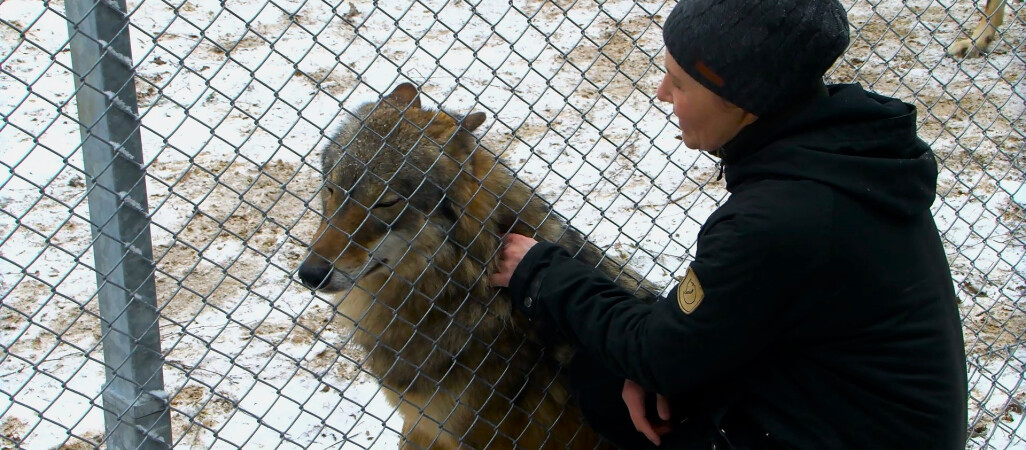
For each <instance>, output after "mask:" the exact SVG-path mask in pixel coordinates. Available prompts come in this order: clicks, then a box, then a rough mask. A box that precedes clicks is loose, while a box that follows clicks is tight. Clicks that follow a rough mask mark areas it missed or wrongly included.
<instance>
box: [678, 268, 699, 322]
mask: <svg viewBox="0 0 1026 450" xmlns="http://www.w3.org/2000/svg"><path fill="white" fill-rule="evenodd" d="M704 298H705V291H703V290H702V283H699V282H698V275H695V271H694V270H692V269H691V267H688V271H687V273H685V274H684V277H683V278H681V280H680V286H677V305H679V306H680V310H681V311H684V314H691V313H693V312H695V309H696V308H698V305H700V304H701V303H702V299H704Z"/></svg>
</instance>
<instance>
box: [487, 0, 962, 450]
mask: <svg viewBox="0 0 1026 450" xmlns="http://www.w3.org/2000/svg"><path fill="white" fill-rule="evenodd" d="M663 33H664V34H663V38H664V42H665V45H666V52H665V69H666V75H665V77H664V79H663V80H662V83H661V84H660V86H659V88H658V92H657V97H658V99H659V100H661V101H664V102H668V103H671V104H672V106H673V114H674V115H675V116H676V118H677V120H678V122H679V125H680V130H681V132H682V139H683V142H684V143H685V144H686V145H687V146H688V147H690V148H693V149H701V150H705V151H711V152H715V154H717V155H719V156H720V157H721V158H722V161H721V162H722V166H721V168H722V170H723V175H724V176H725V179H726V187H727V190H728V191H729V192H730V196H729V198H728V199H727V200H726V201H725V202H724V203H723V204H722V205H721V206H720V207H719V208H718V209H717V210H716V211H715V212H714V213H713V214H712V215H710V216H709V218H708V219H707V220H706V221H705V223H704V224H703V226H702V228H701V230H700V233H699V235H698V240H697V250H696V255H695V258H694V260H693V261H691V262H690V266H689V267H688V268H687V270H686V272H685V273H684V275H683V277H682V278H681V280H682V281H681V282H680V283H679V284H677V285H676V286H674V287H673V288H672V289H671V290H670V291H669V294H668V295H667V296H666V297H665V298H662V299H660V300H658V301H655V302H654V303H646V302H644V301H641V300H639V299H638V298H636V297H635V296H634V295H633V293H631V292H627V291H625V290H623V289H622V288H620V287H618V285H616V284H615V283H613V282H612V281H610V280H609V279H608V278H606V277H604V276H603V275H602V274H601V273H599V272H598V271H597V270H595V269H594V268H592V267H589V266H587V265H584V264H583V263H580V262H578V261H577V260H575V259H573V256H572V255H570V254H569V253H568V252H567V251H565V250H563V249H561V248H560V247H557V246H555V245H553V244H551V243H544V242H541V243H539V242H536V241H535V240H533V239H531V238H529V237H526V236H520V235H515V234H509V235H507V236H505V237H504V240H503V244H502V246H501V248H500V250H499V252H498V253H497V256H496V260H497V261H496V266H497V267H498V268H497V269H496V271H495V272H494V273H493V274H490V275H489V281H490V283H491V284H492V285H493V286H499V287H508V288H509V291H510V295H511V298H512V299H513V302H514V304H515V305H516V308H517V309H518V310H519V311H520V313H523V314H527V315H528V317H530V318H531V319H532V320H538V321H545V322H546V323H547V324H551V327H553V328H554V329H556V330H558V331H559V332H560V333H562V334H563V335H565V336H567V337H568V338H570V339H572V340H573V341H574V342H575V344H576V345H577V346H578V350H577V353H576V355H575V357H574V359H573V361H572V362H571V363H570V367H569V369H568V371H569V377H570V380H571V385H572V391H573V395H574V397H575V398H576V399H577V401H578V403H579V404H580V405H581V408H582V410H583V412H584V414H585V417H586V419H587V420H588V421H589V422H590V423H591V425H592V426H594V427H595V428H596V429H598V430H599V432H600V433H602V434H604V435H605V436H606V437H607V438H608V439H610V440H611V441H613V442H614V443H616V444H618V445H619V446H621V447H623V448H628V449H636V448H654V447H656V446H658V447H659V448H739V449H740V448H810V449H834V448H838V449H839V448H854V449H869V448H872V449H886V448H895V449H899V448H900V449H912V448H924V449H964V448H965V445H966V439H967V437H966V420H967V382H966V360H965V349H964V344H963V338H962V327H961V322H960V320H959V312H958V309H957V299H956V297H955V294H954V287H953V284H952V278H951V274H950V269H949V266H948V263H947V259H946V257H945V252H944V248H943V246H942V244H941V240H940V236H939V233H938V230H937V227H936V224H935V222H934V220H933V217H932V215H931V213H930V205H931V204H932V203H933V202H934V199H935V192H936V178H937V163H936V161H935V158H934V155H933V153H932V151H931V149H930V148H929V147H928V146H927V144H926V143H924V142H923V141H922V140H921V139H919V138H918V136H917V135H916V110H915V108H914V107H913V106H911V105H909V104H907V103H904V102H902V101H899V100H896V99H893V98H888V97H885V96H882V95H878V94H875V93H872V92H867V91H866V90H864V89H863V88H862V87H861V86H859V85H857V84H847V85H830V86H827V85H826V84H824V81H823V78H824V76H825V73H826V71H827V70H828V69H829V68H830V67H831V66H832V64H833V63H834V62H835V61H836V60H837V58H838V57H839V56H840V55H841V54H842V53H843V52H844V50H845V49H846V48H847V45H848V42H849V35H848V22H847V18H846V12H845V10H844V8H843V7H842V6H841V4H840V3H839V2H838V1H837V0H775V1H758V0H680V1H679V2H678V3H677V5H676V6H675V7H674V8H673V10H672V12H671V13H670V14H669V16H667V19H666V22H665V26H664V29H663Z"/></svg>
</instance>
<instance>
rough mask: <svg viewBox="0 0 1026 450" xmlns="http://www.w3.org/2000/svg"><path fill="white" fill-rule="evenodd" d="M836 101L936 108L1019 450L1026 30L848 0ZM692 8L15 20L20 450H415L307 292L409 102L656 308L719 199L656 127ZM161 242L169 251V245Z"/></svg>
mask: <svg viewBox="0 0 1026 450" xmlns="http://www.w3.org/2000/svg"><path fill="white" fill-rule="evenodd" d="M843 1H844V3H845V6H846V7H847V8H848V11H849V18H850V20H851V24H852V27H853V30H852V44H851V47H850V48H849V50H848V52H847V53H846V54H845V55H844V57H843V58H842V60H840V61H839V62H838V63H837V65H836V66H835V67H834V68H833V69H832V70H831V72H830V73H829V74H828V77H829V80H830V81H832V82H852V81H856V82H860V83H862V84H863V85H865V86H867V87H869V88H871V89H873V90H875V91H878V92H881V93H883V94H886V95H892V96H897V97H900V98H902V99H904V100H906V101H908V102H911V103H914V104H915V105H916V107H917V108H918V111H919V125H920V126H919V131H920V135H921V137H922V138H923V139H925V140H926V141H927V142H928V143H930V144H931V145H932V147H933V148H934V150H935V151H936V153H937V155H938V157H939V159H940V162H941V165H942V170H941V176H940V181H939V189H938V198H937V201H936V202H935V203H934V206H933V211H934V214H935V217H936V219H937V222H938V225H939V227H940V229H941V232H942V234H943V240H944V243H945V247H946V249H947V254H948V258H949V261H950V263H951V267H952V271H953V275H954V279H955V282H956V284H957V292H958V295H959V298H960V300H961V311H962V315H963V323H964V330H965V339H966V350H967V352H968V354H969V361H970V366H969V371H970V390H971V391H970V404H969V409H970V416H969V418H968V423H967V426H968V427H969V432H970V436H971V440H970V443H969V447H970V448H997V449H1004V448H1026V428H1024V427H1023V426H1022V421H1023V406H1022V405H1023V402H1024V400H1026V386H1024V380H1023V373H1024V364H1026V348H1024V346H1023V343H1024V339H1026V338H1024V336H1023V334H1024V332H1026V314H1024V312H1026V311H1024V308H1026V303H1023V301H1022V300H1021V299H1022V298H1023V294H1024V290H1026V279H1024V277H1026V261H1024V259H1023V254H1024V239H1026V233H1024V228H1023V219H1024V209H1023V208H1024V207H1026V206H1024V205H1026V187H1024V186H1023V185H1024V155H1023V145H1024V144H1023V130H1024V129H1026V124H1024V116H1023V113H1024V105H1026V102H1024V97H1026V92H1024V88H1023V87H1022V83H1021V80H1022V78H1023V73H1024V69H1026V67H1024V60H1023V55H1024V50H1023V48H1022V39H1023V37H1024V36H1026V32H1024V26H1023V15H1024V14H1026V10H1024V9H1023V8H1022V3H1021V1H1016V0H1010V1H1008V2H1007V4H1005V5H1003V11H1004V24H1003V25H1001V26H1000V27H999V28H998V34H997V37H996V39H995V40H994V42H993V43H992V44H991V45H990V47H989V49H988V51H987V52H985V54H983V55H982V56H980V57H972V58H967V59H964V60H963V59H956V58H952V57H950V56H948V55H947V54H946V48H947V47H948V45H950V44H951V43H952V42H954V41H956V40H957V39H960V38H963V37H964V36H965V35H966V34H967V33H971V30H972V28H973V27H975V25H976V23H977V21H979V20H980V17H981V16H982V15H983V11H982V9H983V8H984V4H985V3H986V1H983V0H981V1H979V2H976V1H972V0H910V1H899V0H843ZM672 7H673V2H663V1H656V0H653V1H617V0H610V1H606V2H600V3H595V2H589V1H583V0H577V1H571V0H556V1H536V0H524V1H515V2H509V3H505V2H485V1H483V0H476V1H475V0H454V1H451V2H436V1H409V2H398V1H397V2H387V4H386V2H371V1H365V0H345V1H342V0H237V1H222V2H198V1H195V0H137V1H130V2H128V3H127V4H126V3H124V2H123V1H120V0H103V1H95V2H94V1H82V0H64V1H39V0H5V1H3V2H2V3H0V33H2V37H3V38H2V40H0V64H2V67H0V115H2V117H3V123H2V125H0V164H2V166H3V167H2V170H0V208H2V210H0V211H2V214H0V293H2V295H3V299H2V301H0V394H2V395H0V447H4V448H9V447H12V448H69V449H71V448H89V447H97V446H99V447H107V448H136V447H137V446H142V447H147V448H151V446H153V447H155V448H159V447H162V446H168V445H172V446H175V447H182V448H210V447H263V446H267V447H275V448H279V447H283V448H292V447H302V448H347V449H349V448H393V447H395V446H396V445H397V444H398V443H399V442H400V435H401V434H402V433H403V431H402V430H403V429H404V428H403V420H402V418H401V417H400V416H399V414H398V413H397V411H396V409H395V408H394V407H392V406H390V404H389V402H388V401H387V399H386V397H387V396H388V395H390V394H389V392H388V390H387V389H383V388H382V387H381V385H380V384H379V382H378V380H377V379H376V378H375V377H374V376H372V375H371V374H370V373H369V372H368V371H367V370H366V368H365V367H364V364H365V362H366V360H367V353H366V352H365V351H364V350H363V349H360V348H358V347H357V346H355V345H353V344H352V343H351V341H350V339H351V335H352V329H351V328H350V327H348V326H346V325H344V324H341V323H339V322H338V321H336V320H333V319H334V318H335V313H334V311H335V306H334V303H333V301H334V300H333V299H332V298H331V297H332V296H331V295H327V294H317V293H311V291H310V290H309V289H307V288H305V287H303V286H302V285H300V284H299V283H298V282H297V281H295V280H294V274H295V271H296V269H297V267H298V266H299V265H300V263H301V262H302V261H303V258H304V257H305V254H306V252H307V249H308V246H309V245H310V243H311V239H312V238H313V237H314V236H315V233H316V228H317V224H318V222H319V221H320V219H321V217H320V215H319V213H318V211H320V207H319V203H320V200H319V199H318V194H317V192H318V191H319V190H320V189H321V187H322V184H321V183H322V181H321V174H320V170H321V166H320V151H319V150H320V149H321V148H323V147H324V146H325V145H326V144H327V140H328V138H329V137H330V136H331V133H332V131H333V129H334V128H333V127H334V126H336V125H337V124H338V123H339V122H341V121H343V120H345V119H346V117H349V116H350V115H351V114H352V111H355V109H356V108H357V106H358V105H360V104H361V103H362V102H365V101H368V100H376V99H378V98H379V97H380V96H381V95H383V94H385V93H387V92H389V91H390V90H391V89H392V88H394V87H395V86H396V85H398V84H399V83H400V82H403V81H412V82H413V83H414V84H416V85H417V86H419V87H420V90H421V98H422V101H423V102H424V104H425V106H441V107H444V108H446V109H447V110H450V111H455V112H459V113H461V114H462V113H467V112H470V111H483V112H485V113H486V114H487V117H488V118H487V120H486V122H485V123H484V125H483V126H482V127H481V128H480V129H479V130H478V133H477V134H478V135H480V136H482V137H481V142H482V145H484V146H485V147H486V148H487V149H488V150H490V151H492V152H494V153H496V154H498V155H500V156H501V157H502V159H503V161H504V162H505V164H506V165H508V166H509V167H511V168H513V169H515V170H516V172H517V175H518V177H520V178H521V179H523V180H525V181H526V182H527V183H528V184H529V185H531V186H535V187H536V189H537V191H538V192H539V194H540V195H541V196H542V197H543V198H545V199H546V200H548V201H550V202H552V204H553V208H554V209H555V210H556V211H557V212H559V213H560V214H562V215H563V216H565V217H567V218H568V221H569V222H570V223H571V224H572V225H574V226H575V227H576V228H577V229H579V230H582V231H583V232H585V233H586V234H587V236H588V238H589V240H591V241H592V242H594V243H595V244H597V245H598V246H600V247H601V248H602V249H604V250H605V252H606V253H608V254H611V255H614V256H617V257H619V258H622V259H624V260H630V262H631V266H632V267H633V268H634V269H636V270H637V271H639V272H640V273H643V274H645V275H646V277H647V278H648V279H650V280H652V281H653V282H655V283H657V284H658V285H660V286H665V285H668V284H669V283H670V282H671V280H672V277H673V275H674V274H678V273H680V272H681V271H682V269H683V268H684V267H686V265H687V261H689V260H690V259H691V258H692V257H693V256H694V253H693V252H694V250H695V248H694V244H695V240H696V236H697V232H698V228H699V226H700V224H701V223H702V222H703V221H704V219H705V218H706V217H707V216H708V215H709V214H710V213H711V212H712V210H713V209H714V208H715V207H716V206H717V205H718V204H720V203H721V202H723V201H724V200H725V198H726V192H725V190H724V188H723V183H722V182H717V181H716V176H717V167H716V161H715V160H714V159H712V158H710V157H709V156H707V155H705V154H702V153H701V152H696V151H691V150H688V149H686V148H684V147H683V146H682V145H681V144H680V141H678V140H676V139H675V136H676V135H677V133H678V132H677V130H676V127H675V126H674V125H672V122H671V121H670V120H668V114H669V113H670V111H669V108H667V106H666V105H663V104H661V103H660V102H658V101H657V100H656V99H655V98H654V95H655V91H656V87H657V85H658V83H659V81H660V79H661V77H662V74H663V72H662V70H661V69H660V67H661V61H662V58H661V54H662V37H661V24H662V23H663V20H664V18H665V16H666V15H667V14H668V13H669V11H670V9H672ZM147 224H148V225H149V226H148V227H147Z"/></svg>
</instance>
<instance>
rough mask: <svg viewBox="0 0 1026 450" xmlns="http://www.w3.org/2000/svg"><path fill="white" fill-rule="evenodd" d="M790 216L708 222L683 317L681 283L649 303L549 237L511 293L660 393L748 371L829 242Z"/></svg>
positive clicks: (781, 333) (771, 341)
mask: <svg viewBox="0 0 1026 450" xmlns="http://www.w3.org/2000/svg"><path fill="white" fill-rule="evenodd" d="M768 212H772V211H768ZM816 213H820V212H816ZM790 222H793V221H791V220H780V219H777V218H772V217H768V216H764V215H763V214H761V213H760V211H753V212H752V213H751V214H744V215H736V214H728V215H725V216H722V217H720V218H719V219H718V220H717V221H716V222H715V223H709V224H707V225H706V229H705V230H703V232H702V233H701V235H700V237H699V241H698V253H697V255H696V258H695V260H694V261H693V262H692V263H691V267H690V269H691V270H693V271H694V272H695V275H696V277H697V279H698V282H699V284H700V285H701V288H702V290H704V297H703V298H702V300H701V303H699V304H698V306H697V307H695V308H694V309H692V310H691V311H690V313H686V312H685V311H684V309H683V308H681V307H680V306H679V305H678V301H677V290H678V289H679V288H680V286H679V285H678V286H676V287H674V288H673V290H672V291H671V292H670V293H669V295H668V296H667V298H664V299H661V300H659V301H657V302H655V303H652V304H647V303H645V302H642V301H640V300H638V299H636V298H634V297H633V296H632V295H631V294H630V293H628V292H627V291H625V290H624V289H622V288H620V287H619V286H617V285H616V284H615V283H613V282H612V281H610V280H609V279H608V278H607V277H606V276H605V275H603V274H602V273H601V272H599V271H598V270H596V269H594V268H592V267H590V266H588V265H586V264H584V263H582V262H579V261H577V260H575V259H573V258H572V257H571V256H570V254H569V253H567V252H566V251H565V250H563V249H561V248H559V247H557V246H555V245H553V244H547V243H539V244H538V245H535V246H534V247H533V248H532V249H531V250H530V251H529V252H528V254H527V255H526V256H525V258H524V260H523V261H522V262H521V263H520V265H519V266H518V267H517V269H516V271H515V272H514V275H513V279H512V282H511V283H510V286H511V287H514V288H513V289H512V291H511V295H512V296H513V301H514V304H516V305H517V307H518V308H519V309H520V310H522V311H523V312H525V313H526V314H527V315H528V316H530V317H532V318H534V319H537V320H544V321H549V322H551V323H552V324H553V325H554V326H555V327H556V328H557V329H558V330H560V331H561V332H563V333H564V334H566V335H568V336H571V337H572V338H573V339H574V340H575V341H576V342H577V343H578V344H579V345H581V346H583V347H584V348H585V349H586V350H587V351H588V352H589V353H591V354H592V355H595V356H597V357H598V358H600V360H602V361H604V362H605V363H606V365H607V366H608V367H609V368H610V369H611V370H612V371H613V372H614V373H616V374H617V375H619V376H622V377H625V378H630V379H632V380H635V381H637V382H638V383H639V384H641V385H642V386H643V387H645V388H646V389H649V390H652V391H655V392H659V393H661V394H664V395H678V394H681V393H686V392H688V391H691V390H693V389H695V388H696V387H699V386H701V385H702V383H703V382H704V381H706V380H710V379H716V378H718V377H721V376H725V375H730V374H731V373H732V371H735V370H738V369H739V368H741V367H742V366H749V367H750V366H751V364H752V363H754V362H756V361H757V360H758V358H760V357H762V356H763V355H764V354H765V352H766V351H767V350H768V349H770V348H771V347H774V346H779V345H782V340H783V339H785V338H786V336H787V335H788V331H789V328H788V327H793V326H795V325H796V323H795V321H796V320H797V319H796V317H795V314H794V312H795V309H801V308H802V307H801V306H799V305H792V304H789V299H791V298H794V297H795V296H796V295H795V294H796V293H797V292H798V290H799V289H800V287H801V285H802V283H803V280H806V279H807V278H808V277H809V276H810V274H811V273H812V271H813V270H815V268H816V267H817V265H818V264H819V263H820V261H822V258H823V257H824V255H823V253H825V251H826V248H825V246H826V244H825V241H826V239H820V238H819V237H817V236H820V235H824V234H825V233H827V231H826V230H824V228H826V227H825V226H823V224H821V223H815V221H813V222H812V223H798V224H795V223H790ZM796 225H797V226H796Z"/></svg>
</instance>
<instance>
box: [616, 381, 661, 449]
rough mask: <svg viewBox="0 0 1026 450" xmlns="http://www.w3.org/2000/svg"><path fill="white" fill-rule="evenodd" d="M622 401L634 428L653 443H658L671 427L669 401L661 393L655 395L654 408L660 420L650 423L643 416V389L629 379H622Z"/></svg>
mask: <svg viewBox="0 0 1026 450" xmlns="http://www.w3.org/2000/svg"><path fill="white" fill-rule="evenodd" d="M623 403H624V404H625V405H627V411H629V412H630V414H631V422H634V428H636V429H637V430H638V431H640V432H641V433H642V434H644V435H645V437H647V438H648V440H650V441H652V443H653V444H655V445H659V444H660V442H661V436H662V435H664V434H666V433H669V432H670V430H671V429H672V427H671V426H670V423H669V422H668V421H669V420H670V402H668V401H667V400H666V397H663V396H662V395H658V394H657V395H656V410H657V411H658V412H659V418H660V419H662V422H659V423H656V424H652V423H651V422H649V421H648V417H646V416H645V389H644V388H642V387H641V386H639V385H638V383H635V382H633V381H631V380H623Z"/></svg>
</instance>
